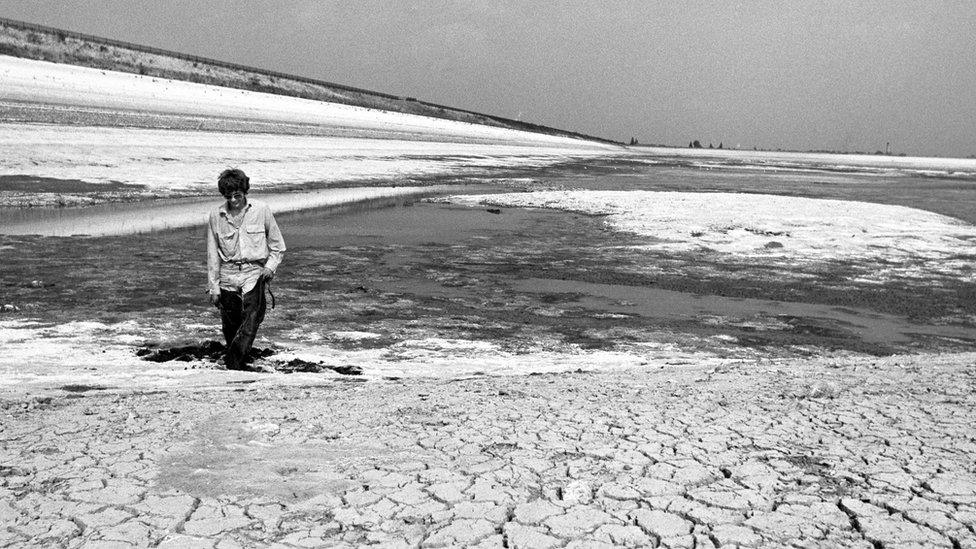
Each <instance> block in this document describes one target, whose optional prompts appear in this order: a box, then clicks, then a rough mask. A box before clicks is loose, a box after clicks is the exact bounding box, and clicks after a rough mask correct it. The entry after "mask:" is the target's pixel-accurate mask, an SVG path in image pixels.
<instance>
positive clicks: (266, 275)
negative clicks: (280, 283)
mask: <svg viewBox="0 0 976 549" xmlns="http://www.w3.org/2000/svg"><path fill="white" fill-rule="evenodd" d="M261 279H262V280H264V281H265V282H271V281H272V280H273V279H274V271H272V270H271V269H269V268H267V267H264V268H263V269H261Z"/></svg>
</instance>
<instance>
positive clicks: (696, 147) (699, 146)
mask: <svg viewBox="0 0 976 549" xmlns="http://www.w3.org/2000/svg"><path fill="white" fill-rule="evenodd" d="M691 147H692V148H693V149H700V148H702V144H701V141H699V140H697V139H696V140H695V141H694V142H693V143H692V144H691Z"/></svg>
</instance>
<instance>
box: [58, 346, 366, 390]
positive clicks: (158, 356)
mask: <svg viewBox="0 0 976 549" xmlns="http://www.w3.org/2000/svg"><path fill="white" fill-rule="evenodd" d="M276 352H277V351H276V350H275V349H271V348H268V349H261V348H258V347H253V348H251V352H250V353H249V354H248V357H247V362H248V363H253V362H255V361H257V360H259V359H270V358H271V357H273V356H274V355H275V354H276ZM136 356H138V357H141V358H142V359H143V360H148V361H149V362H194V361H198V360H201V361H204V362H213V363H215V364H222V363H223V359H224V345H222V344H221V343H220V342H218V341H213V340H210V341H204V342H201V343H196V344H192V345H181V346H177V347H169V348H162V349H157V348H152V347H143V348H141V349H139V350H137V351H136ZM268 362H270V364H268V365H269V366H271V367H272V368H273V369H274V370H275V371H276V372H280V373H284V374H293V373H296V372H304V373H321V372H329V371H331V372H335V373H337V374H341V375H346V376H360V375H362V374H363V369H362V368H360V367H359V366H352V365H339V366H336V365H330V364H323V363H322V362H309V361H307V360H302V359H299V358H296V359H292V360H290V361H288V362H278V361H273V360H269V361H268ZM66 387H67V386H66ZM72 387H84V386H80V385H78V386H72ZM103 388H104V387H103ZM62 389H64V387H62ZM65 390H68V389H65ZM76 390H84V389H76ZM89 390H90V389H89Z"/></svg>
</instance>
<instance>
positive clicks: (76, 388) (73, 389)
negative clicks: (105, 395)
mask: <svg viewBox="0 0 976 549" xmlns="http://www.w3.org/2000/svg"><path fill="white" fill-rule="evenodd" d="M58 388H59V389H61V390H62V391H67V392H69V393H87V392H89V391H106V390H108V387H105V386H102V385H75V384H69V385H62V386H61V387H58Z"/></svg>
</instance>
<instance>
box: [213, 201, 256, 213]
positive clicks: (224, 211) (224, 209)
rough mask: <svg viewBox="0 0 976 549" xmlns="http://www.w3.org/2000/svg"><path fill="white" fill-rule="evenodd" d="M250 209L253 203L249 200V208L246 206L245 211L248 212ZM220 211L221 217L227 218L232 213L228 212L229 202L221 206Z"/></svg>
mask: <svg viewBox="0 0 976 549" xmlns="http://www.w3.org/2000/svg"><path fill="white" fill-rule="evenodd" d="M250 209H251V201H250V200H248V201H247V206H244V211H245V212H246V211H248V210H250ZM218 211H219V212H220V215H222V216H224V217H227V214H228V213H230V212H228V211H227V201H226V200H225V201H224V202H223V203H222V204H221V205H220V209H219V210H218ZM242 213H243V212H242Z"/></svg>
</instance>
